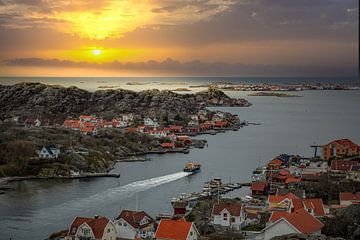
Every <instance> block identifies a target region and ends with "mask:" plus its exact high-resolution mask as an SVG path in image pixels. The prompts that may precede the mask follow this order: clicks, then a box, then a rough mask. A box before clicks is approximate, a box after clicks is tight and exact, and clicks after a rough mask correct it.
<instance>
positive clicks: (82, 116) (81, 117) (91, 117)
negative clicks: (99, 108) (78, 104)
mask: <svg viewBox="0 0 360 240" xmlns="http://www.w3.org/2000/svg"><path fill="white" fill-rule="evenodd" d="M84 118H90V119H95V117H93V116H86V115H81V116H80V117H79V119H84Z"/></svg>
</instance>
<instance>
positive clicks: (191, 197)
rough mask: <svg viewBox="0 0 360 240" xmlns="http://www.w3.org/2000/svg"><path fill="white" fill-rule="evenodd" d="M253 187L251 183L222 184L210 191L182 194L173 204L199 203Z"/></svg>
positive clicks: (174, 199)
mask: <svg viewBox="0 0 360 240" xmlns="http://www.w3.org/2000/svg"><path fill="white" fill-rule="evenodd" d="M249 186H251V183H250V182H245V183H240V182H239V183H221V184H219V185H218V187H213V188H211V189H209V190H206V191H205V190H203V191H201V192H193V193H188V194H186V193H182V194H181V196H180V197H179V198H173V200H172V203H175V202H178V201H181V202H184V201H197V200H204V199H210V198H213V197H217V196H221V195H225V194H227V193H229V192H231V191H234V190H236V189H240V188H242V187H249Z"/></svg>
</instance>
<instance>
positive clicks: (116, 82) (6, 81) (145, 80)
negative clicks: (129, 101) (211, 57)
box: [0, 77, 359, 91]
mask: <svg viewBox="0 0 360 240" xmlns="http://www.w3.org/2000/svg"><path fill="white" fill-rule="evenodd" d="M19 82H41V83H44V84H54V85H62V86H64V87H69V86H77V87H79V88H82V89H86V90H88V91H96V90H100V89H104V88H101V87H111V88H112V89H116V88H123V89H130V90H134V91H141V90H146V89H149V88H157V89H160V90H164V89H169V90H174V89H176V88H184V87H189V86H192V85H199V84H209V83H214V82H227V83H228V82H231V83H264V82H266V83H278V84H285V85H286V84H294V83H295V84H296V83H309V82H310V83H339V82H342V83H346V84H353V83H356V84H359V78H356V77H341V78H340V77H335V78H321V77H315V78H299V77H297V78H272V77H269V78H264V77H74V78H70V77H0V84H2V85H12V84H14V83H19ZM129 83H130V84H129ZM134 83H136V84H134ZM99 87H100V88H99ZM203 89H205V88H196V89H192V90H195V91H199V90H203Z"/></svg>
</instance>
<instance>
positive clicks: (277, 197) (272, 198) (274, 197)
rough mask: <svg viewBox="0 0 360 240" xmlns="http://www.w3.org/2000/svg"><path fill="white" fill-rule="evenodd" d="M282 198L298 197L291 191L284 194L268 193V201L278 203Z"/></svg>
mask: <svg viewBox="0 0 360 240" xmlns="http://www.w3.org/2000/svg"><path fill="white" fill-rule="evenodd" d="M284 199H290V200H292V199H300V198H299V197H298V196H296V195H295V194H293V193H288V194H285V195H269V198H268V202H270V203H279V202H282V201H283V200H284Z"/></svg>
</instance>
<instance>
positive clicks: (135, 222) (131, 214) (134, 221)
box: [116, 210, 155, 229]
mask: <svg viewBox="0 0 360 240" xmlns="http://www.w3.org/2000/svg"><path fill="white" fill-rule="evenodd" d="M144 217H147V218H148V221H149V223H148V224H144V225H140V221H141V220H142V219H143V218H144ZM120 218H122V219H124V220H125V221H126V222H127V223H129V224H130V225H131V226H133V227H134V228H135V229H137V228H142V227H145V226H147V225H149V224H150V223H155V220H154V219H153V218H152V217H150V216H149V215H148V214H147V213H146V212H144V211H141V212H136V211H131V210H123V211H121V213H120V215H119V216H118V217H117V218H116V220H119V219H120Z"/></svg>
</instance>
